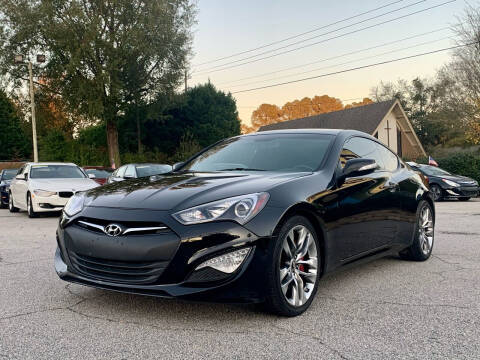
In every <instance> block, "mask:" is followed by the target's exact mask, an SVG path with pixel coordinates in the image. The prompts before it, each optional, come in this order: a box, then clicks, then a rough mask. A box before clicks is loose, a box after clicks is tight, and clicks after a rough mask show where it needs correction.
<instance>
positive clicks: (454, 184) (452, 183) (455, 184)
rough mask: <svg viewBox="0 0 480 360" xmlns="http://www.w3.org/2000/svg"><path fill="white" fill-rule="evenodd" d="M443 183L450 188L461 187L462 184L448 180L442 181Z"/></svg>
mask: <svg viewBox="0 0 480 360" xmlns="http://www.w3.org/2000/svg"><path fill="white" fill-rule="evenodd" d="M442 181H443V182H444V183H445V184H447V185H450V186H460V184H457V183H456V182H455V181H451V180H447V179H442Z"/></svg>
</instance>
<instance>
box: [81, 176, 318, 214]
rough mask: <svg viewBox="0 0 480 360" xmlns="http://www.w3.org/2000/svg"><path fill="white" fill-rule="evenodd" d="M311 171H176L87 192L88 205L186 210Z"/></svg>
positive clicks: (113, 184)
mask: <svg viewBox="0 0 480 360" xmlns="http://www.w3.org/2000/svg"><path fill="white" fill-rule="evenodd" d="M309 174H311V173H281V174H279V173H271V172H269V173H261V174H258V173H219V172H214V173H194V174H193V173H187V174H182V173H177V174H168V175H164V176H152V177H150V178H142V179H133V180H126V181H122V182H117V183H112V184H108V185H104V186H102V187H99V188H96V189H92V190H90V191H88V192H87V199H86V201H85V204H86V206H98V207H118V208H136V209H153V210H170V209H175V208H178V209H185V208H188V207H191V206H195V205H199V204H204V203H207V202H210V201H215V200H219V199H225V198H227V197H231V196H237V195H243V194H250V193H256V192H262V191H268V190H269V189H270V188H272V187H273V186H275V185H277V184H279V183H282V182H285V181H289V180H291V179H295V178H298V177H301V176H305V175H309Z"/></svg>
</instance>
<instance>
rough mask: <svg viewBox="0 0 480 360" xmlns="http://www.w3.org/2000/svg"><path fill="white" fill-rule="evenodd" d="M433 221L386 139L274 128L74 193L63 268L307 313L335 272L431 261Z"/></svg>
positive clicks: (167, 291) (62, 226) (67, 213)
mask: <svg viewBox="0 0 480 360" xmlns="http://www.w3.org/2000/svg"><path fill="white" fill-rule="evenodd" d="M434 226H435V208H434V202H433V200H432V199H431V195H430V191H429V189H428V187H427V186H426V185H425V184H424V182H423V179H422V178H421V176H420V175H419V174H418V173H416V172H415V171H412V170H411V169H410V168H409V167H407V166H406V165H405V163H404V162H403V161H402V160H401V159H399V158H398V156H397V155H396V154H395V153H393V152H392V151H390V150H389V149H388V148H387V147H386V146H384V145H383V144H381V143H380V142H379V141H378V140H377V139H375V138H374V137H372V136H370V135H367V134H365V133H361V132H359V131H353V130H285V131H265V132H260V133H255V134H249V135H244V136H238V137H234V138H230V139H226V140H224V141H222V142H219V143H217V144H215V145H213V146H211V147H209V148H207V149H206V150H204V151H203V152H201V153H199V154H198V155H197V156H195V157H193V158H192V159H190V160H189V161H187V162H185V163H183V164H181V165H178V166H177V167H176V169H175V170H174V171H172V172H170V173H168V174H165V175H163V176H150V177H148V178H143V179H134V180H130V181H128V182H124V183H117V184H115V186H108V185H107V186H102V187H99V188H97V189H92V190H89V191H86V192H82V193H79V194H77V195H75V196H73V197H72V198H71V199H70V200H69V201H68V204H67V205H66V206H65V208H64V210H63V215H62V219H61V220H60V222H59V227H58V229H57V235H58V238H57V241H58V247H57V250H56V254H55V269H56V271H57V274H58V275H59V276H60V278H62V279H64V280H66V281H71V282H74V283H80V284H84V285H87V286H92V287H97V288H102V289H107V290H115V291H123V292H130V293H134V294H143V295H153V296H160V297H180V298H185V299H202V300H208V299H210V300H214V301H222V300H223V301H235V302H238V301H246V302H265V303H266V306H265V308H266V309H269V310H270V311H273V312H276V313H277V314H280V315H285V316H295V315H299V314H301V313H302V312H304V311H305V310H306V309H307V308H308V307H309V306H310V304H311V302H312V301H313V299H314V297H315V293H316V292H317V289H318V287H319V286H321V285H319V281H320V278H321V277H322V276H324V275H325V274H326V273H330V272H332V271H334V270H340V269H345V268H347V267H348V266H350V265H353V264H355V263H357V264H358V263H362V262H364V261H367V260H368V259H370V260H371V259H375V258H379V257H383V256H389V255H392V254H400V255H401V257H402V258H405V259H409V260H415V261H425V260H427V259H428V258H429V257H430V254H431V252H432V249H433V246H434ZM401 276H402V275H401V274H399V277H401Z"/></svg>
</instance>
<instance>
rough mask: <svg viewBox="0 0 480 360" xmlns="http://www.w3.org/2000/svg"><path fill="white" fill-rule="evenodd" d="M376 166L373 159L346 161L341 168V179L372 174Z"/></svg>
mask: <svg viewBox="0 0 480 360" xmlns="http://www.w3.org/2000/svg"><path fill="white" fill-rule="evenodd" d="M377 168H378V165H377V163H376V161H375V160H373V159H351V160H348V161H347V162H346V164H345V167H344V168H343V172H342V177H343V178H344V179H345V178H347V177H353V176H360V175H367V174H370V173H372V172H374V171H375V170H376V169H377Z"/></svg>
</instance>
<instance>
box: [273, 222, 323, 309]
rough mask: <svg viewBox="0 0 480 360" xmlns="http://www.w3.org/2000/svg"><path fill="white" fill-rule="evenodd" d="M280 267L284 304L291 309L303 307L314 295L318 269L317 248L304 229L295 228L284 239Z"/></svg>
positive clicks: (309, 234)
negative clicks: (292, 307) (287, 304)
mask: <svg viewBox="0 0 480 360" xmlns="http://www.w3.org/2000/svg"><path fill="white" fill-rule="evenodd" d="M279 266H280V271H279V273H280V279H279V280H280V287H281V289H282V292H283V295H284V297H285V300H287V302H288V303H289V304H290V305H292V306H295V307H299V306H302V305H303V304H305V303H306V302H307V300H308V299H309V298H310V296H311V295H312V293H313V289H314V287H315V283H316V280H317V267H318V258H317V245H316V242H315V239H314V238H313V235H312V233H311V232H310V231H309V230H308V229H307V228H306V227H305V226H303V225H297V226H295V227H293V228H292V229H291V230H290V231H289V232H288V233H287V234H286V235H285V237H284V239H283V244H282V251H281V255H280V262H279Z"/></svg>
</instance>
